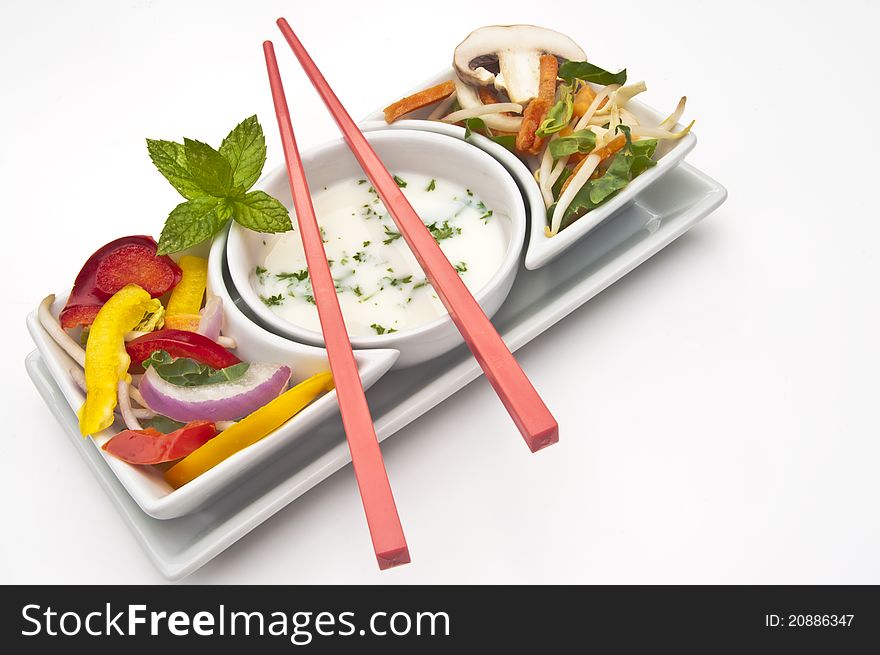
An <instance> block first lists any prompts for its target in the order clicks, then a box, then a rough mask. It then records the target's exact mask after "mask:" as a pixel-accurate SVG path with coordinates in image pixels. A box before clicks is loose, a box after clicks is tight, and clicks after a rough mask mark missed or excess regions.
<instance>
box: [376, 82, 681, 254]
mask: <svg viewBox="0 0 880 655" xmlns="http://www.w3.org/2000/svg"><path fill="white" fill-rule="evenodd" d="M454 76H455V73H454V72H453V71H452V70H451V69H447V70H444V71H442V72H440V73H437V74H436V75H434V76H432V77H430V78H428V79H426V80H425V81H424V82H422V83H421V84H419V85H418V86H417V87H416V88H414V89H411V90H410V91H408V92H406V93H404V94H402V96H401V97H403V96H408V95H410V94H412V93H415V92H416V91H419V90H421V89H425V88H427V87H430V86H434V85H435V84H439V83H441V82H443V81H445V80H451V79H453V77H454ZM648 94H650V89H649V91H648ZM394 100H397V98H390V99H389V101H388V103H386V104H389V103H391V102H393V101H394ZM626 108H627V109H629V110H630V111H631V112H632V113H633V114H635V116H636V118H638V119H639V121H640V122H641V123H642V124H644V125H659V124H660V122H661V121H662V120H663V119H664V118H666V116H667V115H668V114H669V112H666V113H662V112H659V111H657V110H656V109H654V108H652V107H649V106H648V105H646V104H645V103H643V102H641V101H639V100H631V101H630V102H628V103H627V105H626ZM433 109H434V107H426V108H425V109H421V110H418V111H414V112H412V113H411V114H408V115H407V120H401V121H396V122H395V123H393V124H392V126H397V127H400V128H402V129H408V130H425V131H427V132H435V133H438V134H446V135H450V136H456V137H458V138H459V139H461V138H464V128H463V127H458V126H456V125H448V124H446V123H440V122H438V121H429V120H425V118H426V117H427V116H428V114H430V113H431V111H432V110H433ZM669 109H670V111H671V110H672V107H670V108H669ZM364 126H365V129H377V128H379V127H386V128H387V127H391V126H388V125H387V124H386V123H385V117H384V114H383V112H382V109H381V108H379V109H377V110H376V111H374V112H373V113H371V114H370V115H369V116H367V118H366V119H365V122H364ZM682 127H683V126H682V125H681V124H679V125H678V126H677V129H682ZM472 141H473V143H474V144H475V145H477V146H479V147H480V148H482V149H483V150H485V151H486V152H488V153H490V154H491V155H492V156H493V157H495V158H496V159H498V160H499V161H501V162H502V163H503V164H504V166H505V167H506V168H507V169H508V170H509V171H510V174H511V175H513V176H514V177H515V178H516V181H517V184H519V186H520V189H522V192H523V195H524V196H525V197H526V198H527V200H528V203H529V219H530V228H529V242H528V247H527V248H526V257H525V267H526V268H527V269H529V270H535V269H537V268H541V267H542V266H544V264H547V263H548V262H550V261H552V260H554V259H556V258H557V257H558V256H559V255H561V254H562V253H564V252H565V251H566V250H568V249H569V248H571V247H572V246H573V245H574V244H575V243H576V242H577V241H579V240H580V239H581V238H582V237H584V236H586V235H587V234H589V233H590V232H592V231H593V230H594V229H595V228H597V227H598V226H599V225H601V224H602V223H604V222H605V220H606V219H608V218H609V217H610V216H611V215H612V214H614V213H616V212H617V211H618V210H620V209H622V208H623V207H626V206H627V205H629V204H630V203H631V202H633V201H634V200H635V198H636V196H637V195H638V194H639V193H641V192H642V191H643V190H645V189H646V188H648V187H649V186H650V185H652V184H653V183H654V182H656V181H657V180H659V179H660V178H661V177H663V175H665V174H666V173H668V172H669V171H671V170H672V169H673V168H675V167H676V166H678V165H679V164H680V163H681V162H682V161H684V158H685V156H686V155H687V154H688V153H689V152H690V151H691V150H693V149H694V146H696V145H697V137H696V135H695V134H694V133H693V132H690V133H689V134H687V135H686V136H684V137H683V138H681V139H678V140H677V141H661V142H660V145H659V146H658V148H657V153H656V155H655V159H656V160H657V165H656V166H654V167H653V168H649V169H648V170H647V171H645V172H644V173H642V174H641V175H639V176H638V177H637V178H636V179H634V180H633V181H632V182H630V183H629V184H628V185H627V186H626V188H625V189H623V190H622V191H621V192H620V193H618V194H617V195H616V196H614V197H613V198H612V199H611V200H609V201H608V202H606V203H604V204H602V205H601V206H599V207H597V208H596V209H594V210H592V211H591V212H589V213H588V214H587V215H586V216H583V217H581V218H580V219H578V220H577V221H575V222H574V223H572V224H571V225H569V226H568V227H567V228H565V229H564V230H562V231H561V232H559V234H557V235H556V236H554V237H548V236H547V235H545V234H544V226H545V225H546V224H547V218H546V216H547V213H546V210H545V208H544V199H543V198H542V197H541V191H540V189H539V188H538V183H537V182H535V178H534V176H533V175H532V172H531V171H530V170H529V168H528V167H527V166H526V165H525V164H523V162H522V161H521V160H520V159H519V158H518V157H517V156H516V155H514V154H513V153H512V152H510V151H509V150H506V149H505V148H503V147H502V146H499V145H498V144H497V143H495V142H493V141H492V140H490V139H487V138H485V137H483V136H480V135H479V134H476V135H474V136H473V137H472ZM530 159H534V158H530ZM530 163H531V164H534V163H535V162H530Z"/></svg>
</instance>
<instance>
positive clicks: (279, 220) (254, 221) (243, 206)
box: [230, 191, 293, 232]
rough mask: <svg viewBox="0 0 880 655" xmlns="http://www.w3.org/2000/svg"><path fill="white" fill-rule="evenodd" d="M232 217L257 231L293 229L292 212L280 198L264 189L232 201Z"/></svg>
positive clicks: (285, 230)
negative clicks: (290, 212) (274, 196)
mask: <svg viewBox="0 0 880 655" xmlns="http://www.w3.org/2000/svg"><path fill="white" fill-rule="evenodd" d="M230 206H231V207H232V217H233V219H235V222H236V223H238V224H239V225H241V226H243V227H246V228H248V229H249V230H254V231H255V232H287V231H288V230H292V229H293V226H292V225H291V223H290V214H289V213H288V211H287V208H286V207H285V206H284V205H282V204H281V203H280V202H279V201H278V200H276V199H275V198H273V197H272V196H270V195H269V194H267V193H265V192H263V191H251V192H250V193H248V194H246V195H245V196H244V197H243V198H236V199H232V200H231V201H230Z"/></svg>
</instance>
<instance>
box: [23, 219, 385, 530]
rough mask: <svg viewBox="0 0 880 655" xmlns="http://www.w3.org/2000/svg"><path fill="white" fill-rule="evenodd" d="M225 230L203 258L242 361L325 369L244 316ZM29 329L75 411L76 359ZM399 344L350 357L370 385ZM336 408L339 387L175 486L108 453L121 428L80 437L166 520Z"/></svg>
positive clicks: (31, 325) (318, 356)
mask: <svg viewBox="0 0 880 655" xmlns="http://www.w3.org/2000/svg"><path fill="white" fill-rule="evenodd" d="M225 240H226V239H225V236H224V238H222V239H219V238H218V239H217V241H216V242H215V247H214V248H212V249H211V254H210V256H209V258H208V262H209V273H208V285H209V288H210V289H211V291H212V292H213V293H215V294H216V295H218V296H220V297H221V298H222V299H223V311H224V326H223V333H224V334H225V335H227V336H230V337H232V338H234V339H235V340H236V341H237V342H238V350H237V353H238V355H239V356H240V357H241V358H242V359H244V360H245V361H266V362H274V363H279V364H287V365H289V366H290V367H291V369H292V371H293V373H292V376H291V381H292V383H296V382H300V381H302V380H304V379H305V378H307V377H309V376H310V375H313V374H314V373H317V372H320V371H326V370H327V369H328V364H327V361H326V352H325V351H324V349H323V348H316V347H313V346H306V345H303V344H299V343H295V342H293V341H288V340H287V339H283V338H281V337H279V336H276V335H274V334H272V333H271V332H267V331H266V330H263V329H262V328H260V327H258V326H257V324H256V323H254V322H253V321H252V320H250V319H249V318H247V317H246V316H245V315H244V314H243V313H242V312H241V310H240V309H239V308H238V307H237V306H236V305H235V302H234V301H233V299H232V298H231V297H230V296H229V295H228V294H227V293H226V285H225V284H224V283H223V281H222V279H221V278H222V275H223V273H222V262H223V261H224V260H225V253H224V251H223V247H222V246H223V244H225ZM66 300H67V294H64V295H62V296H61V297H59V298H57V299H56V301H55V303H54V305H53V307H52V312H53V314H54V315H55V316H57V315H58V312H60V311H61V309H62V308H63V307H64V303H65V301H66ZM27 326H28V330H29V331H30V333H31V337H32V338H33V340H34V343H35V344H36V345H37V349H38V350H39V351H40V354H41V355H42V358H43V363H44V365H45V366H46V368H47V369H48V370H49V372H50V373H51V375H52V377H53V378H54V379H55V382H56V383H57V385H58V387H59V389H60V391H61V393H62V394H63V395H64V398H65V399H66V400H67V403H68V405H69V406H70V408H71V409H72V410H73V411H74V412H75V411H76V410H77V409H78V408H79V407H80V405H82V403H83V400H84V396H83V393H82V391H80V389H79V387H77V385H76V383H75V382H74V381H73V379H72V378H71V376H70V373H69V371H70V368H71V367H72V366H75V365H76V364H75V363H74V362H73V360H72V359H71V358H70V356H69V355H68V354H67V353H65V352H64V351H63V350H62V349H61V348H60V347H59V346H58V345H57V344H56V343H55V342H54V341H53V340H52V338H51V337H50V336H49V335H48V333H47V332H46V330H45V329H44V328H43V327H42V325H40V322H39V319H38V318H37V312H36V311H34V312H32V313H31V314H30V315H29V316H28V318H27ZM397 355H398V353H397V351H396V350H370V351H363V352H361V351H356V352H355V358H356V360H357V363H358V367H359V369H360V373H361V378H362V380H363V383H364V387H365V388H369V387H370V385H372V384H373V383H374V382H376V380H378V379H379V378H380V377H381V376H382V375H383V374H384V373H385V372H386V371H388V370H389V369H390V368H391V366H392V365H393V364H394V362H395V361H396V360H397ZM338 411H339V407H338V405H337V402H336V392H335V391H334V392H330V393H327V394H325V395H324V396H322V397H320V398H318V399H317V400H315V401H314V402H313V403H312V404H311V405H309V406H307V407H306V408H305V409H303V410H302V411H301V412H300V413H299V414H297V415H296V416H295V417H293V418H292V419H291V420H290V421H288V422H287V423H285V424H284V425H282V426H281V427H280V428H278V429H277V430H276V431H275V432H273V433H272V434H270V435H268V436H267V437H266V438H264V439H262V440H260V441H258V442H257V443H255V444H253V445H251V446H249V447H248V448H245V449H244V450H242V451H240V452H238V453H236V454H235V455H233V456H232V457H229V458H228V459H226V460H224V461H223V462H221V463H220V464H218V465H217V466H215V467H214V468H212V469H210V470H209V471H206V472H205V473H203V474H202V475H200V476H199V477H197V478H196V479H195V480H192V481H191V482H189V483H187V484H185V485H183V486H182V487H180V488H178V489H174V488H172V487H171V485H169V484H168V483H167V482H166V481H165V479H164V478H163V477H162V475H161V473H160V472H159V470H158V469H156V468H154V467H152V466H132V465H131V464H128V463H126V462H123V461H122V460H120V459H117V458H115V457H113V456H112V455H109V454H107V453H106V452H105V451H104V450H103V449H101V448H100V446H101V445H103V444H104V443H105V442H106V441H107V440H108V439H109V438H110V437H111V436H113V434H115V433H116V432H117V431H118V429H114V428H109V429H107V430H104V432H102V433H101V434H99V435H95V436H94V437H92V438H85V439H83V438H82V437H80V439H82V440H83V441H84V442H88V445H89V447H94V449H95V450H96V451H97V452H98V453H99V455H100V457H103V459H104V461H105V463H106V466H107V467H108V468H109V470H110V471H112V474H113V475H115V476H116V477H117V478H118V480H119V482H120V483H121V484H122V486H123V487H124V488H125V489H126V490H127V491H128V493H129V494H130V495H131V497H132V498H133V499H134V501H135V502H136V503H137V504H138V505H139V506H140V508H141V509H142V510H143V511H144V512H146V513H147V514H149V515H150V516H152V517H154V518H157V519H171V518H177V517H180V516H183V515H185V514H188V513H190V512H193V511H196V510H198V509H199V508H201V507H204V506H205V505H207V504H208V503H210V502H212V501H214V500H216V498H217V497H218V496H220V495H222V494H223V493H226V492H228V491H230V490H231V489H233V488H234V486H235V484H236V483H237V482H238V481H240V480H241V479H242V478H243V477H245V475H246V474H247V473H248V472H251V471H253V470H254V469H255V468H256V467H258V466H260V465H262V464H263V463H265V462H266V461H267V460H268V459H270V458H271V457H273V456H274V454H275V453H277V452H278V451H279V449H282V448H284V447H285V445H287V444H289V443H292V442H295V441H297V440H298V439H300V438H301V437H302V436H303V435H305V434H307V433H308V432H309V431H310V430H312V429H314V427H315V426H317V425H320V424H321V423H323V422H326V421H327V419H329V418H330V417H332V416H333V415H334V414H335V413H337V412H338Z"/></svg>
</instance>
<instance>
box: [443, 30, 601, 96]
mask: <svg viewBox="0 0 880 655" xmlns="http://www.w3.org/2000/svg"><path fill="white" fill-rule="evenodd" d="M541 55H555V56H556V57H558V58H560V59H566V60H570V61H585V60H586V58H587V56H586V54H584V51H583V50H582V49H581V47H580V46H579V45H578V44H576V43H575V42H574V41H572V40H571V39H570V38H569V37H567V36H565V35H564V34H560V33H559V32H556V31H554V30H549V29H547V28H544V27H536V26H534V25H491V26H489V27H481V28H479V29H476V30H474V31H473V32H471V33H470V34H469V35H468V36H467V38H466V39H465V40H464V41H462V42H461V43H459V44H458V47H457V48H456V49H455V55H454V56H453V65H454V66H455V72H456V73H457V74H458V76H459V78H461V80H462V81H464V82H466V83H468V84H471V85H473V86H490V85H491V86H494V87H495V88H496V89H498V90H499V91H505V92H506V93H507V97H508V98H510V101H511V102H515V103H518V104H525V103H527V102H529V101H530V100H531V99H532V98H535V97H536V96H537V95H538V81H539V78H540V61H539V60H540V57H541ZM493 71H495V72H493Z"/></svg>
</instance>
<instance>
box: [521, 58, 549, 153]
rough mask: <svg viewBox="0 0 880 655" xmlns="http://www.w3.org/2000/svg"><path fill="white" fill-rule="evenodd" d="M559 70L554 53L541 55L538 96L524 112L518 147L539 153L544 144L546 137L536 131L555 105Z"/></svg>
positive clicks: (528, 151) (522, 150) (524, 150)
mask: <svg viewBox="0 0 880 655" xmlns="http://www.w3.org/2000/svg"><path fill="white" fill-rule="evenodd" d="M558 72H559V62H558V61H557V59H556V57H554V56H553V55H541V77H540V81H539V82H538V97H537V98H535V99H534V100H532V101H531V102H530V103H529V106H528V107H526V110H525V111H524V112H523V121H522V125H521V126H520V128H519V134H517V135H516V149H517V150H519V151H520V152H527V153H529V154H532V155H537V154H538V152H540V150H541V146H542V145H544V139H543V138H541V137H539V136H537V135H536V134H535V131H536V130H537V129H538V128H539V127H541V123H543V122H544V118H545V117H546V116H547V112H548V111H550V107H552V106H553V100H554V99H555V98H556V76H557V74H558Z"/></svg>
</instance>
